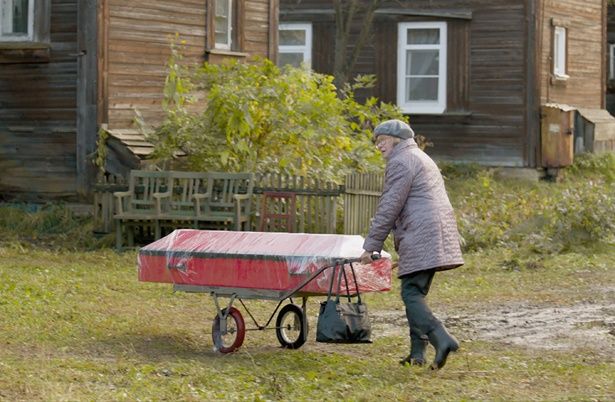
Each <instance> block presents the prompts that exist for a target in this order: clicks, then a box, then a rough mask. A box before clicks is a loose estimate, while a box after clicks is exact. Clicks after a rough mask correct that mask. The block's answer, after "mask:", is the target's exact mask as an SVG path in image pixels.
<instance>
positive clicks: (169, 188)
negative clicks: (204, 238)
mask: <svg viewBox="0 0 615 402" xmlns="http://www.w3.org/2000/svg"><path fill="white" fill-rule="evenodd" d="M253 189H254V176H253V175H252V174H251V173H221V172H208V173H202V172H176V171H166V172H145V171H141V170H133V171H131V173H130V178H129V190H128V191H126V192H119V193H115V196H116V197H117V199H118V200H117V201H118V213H117V214H116V215H115V216H114V219H116V220H117V225H116V247H117V248H118V249H120V248H121V247H122V242H123V241H122V240H123V230H122V229H123V228H125V229H126V232H127V237H128V244H129V246H132V245H133V244H134V227H136V226H143V225H151V226H152V227H153V229H154V237H155V238H156V239H159V238H160V237H161V234H162V228H163V227H164V228H166V227H169V228H177V227H185V226H186V224H187V223H189V225H190V226H191V227H194V228H203V227H206V228H216V229H234V230H242V229H245V228H246V227H247V226H248V225H249V222H250V219H251V204H252V200H251V198H252V193H253Z"/></svg>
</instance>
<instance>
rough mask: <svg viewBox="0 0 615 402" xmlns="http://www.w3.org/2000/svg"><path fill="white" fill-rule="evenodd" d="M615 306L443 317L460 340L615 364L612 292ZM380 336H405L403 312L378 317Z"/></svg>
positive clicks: (524, 307)
mask: <svg viewBox="0 0 615 402" xmlns="http://www.w3.org/2000/svg"><path fill="white" fill-rule="evenodd" d="M606 293H607V295H608V296H610V297H607V298H606V299H605V300H607V301H608V300H614V302H613V303H603V304H599V303H580V304H575V305H571V306H567V307H552V306H535V305H529V304H525V303H515V304H507V305H499V306H493V307H491V308H490V309H489V310H484V311H481V312H473V313H470V314H463V315H461V314H458V315H450V316H446V317H444V316H443V317H441V318H442V319H443V320H444V322H445V323H446V325H447V326H448V327H450V328H451V331H453V332H455V333H456V334H458V335H459V338H460V339H466V340H468V339H469V340H474V339H475V340H487V341H497V342H503V343H507V344H514V345H519V346H524V347H529V348H536V349H541V348H542V349H551V350H565V349H574V348H579V347H580V348H589V349H593V350H595V352H596V353H597V354H600V355H603V356H606V357H610V358H615V289H608V290H606ZM372 322H373V326H374V330H373V332H374V336H377V337H378V336H387V335H405V334H406V333H407V324H406V317H405V314H404V312H403V311H397V310H396V311H379V312H375V313H374V314H373V315H372Z"/></svg>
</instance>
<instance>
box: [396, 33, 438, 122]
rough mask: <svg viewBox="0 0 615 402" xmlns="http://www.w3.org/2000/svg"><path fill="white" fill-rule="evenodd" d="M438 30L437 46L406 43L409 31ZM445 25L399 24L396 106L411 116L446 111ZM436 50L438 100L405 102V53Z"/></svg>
mask: <svg viewBox="0 0 615 402" xmlns="http://www.w3.org/2000/svg"><path fill="white" fill-rule="evenodd" d="M424 28H429V29H438V30H439V31H440V43H439V44H438V45H409V44H408V43H407V38H408V33H407V32H408V30H410V29H424ZM446 28H447V25H446V22H401V23H399V25H398V30H397V60H398V61H397V105H398V106H399V107H400V108H401V110H402V112H404V113H411V114H442V113H444V110H445V109H446V79H447V64H446V55H447V29H446ZM421 49H428V50H434V49H436V50H438V51H439V56H438V57H439V65H438V99H437V100H435V101H406V63H407V60H406V53H407V51H408V50H421Z"/></svg>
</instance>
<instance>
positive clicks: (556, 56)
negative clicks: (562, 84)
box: [553, 26, 568, 78]
mask: <svg viewBox="0 0 615 402" xmlns="http://www.w3.org/2000/svg"><path fill="white" fill-rule="evenodd" d="M553 74H555V76H556V77H562V78H567V77H568V76H567V75H566V28H563V27H558V26H556V27H555V29H554V31H553Z"/></svg>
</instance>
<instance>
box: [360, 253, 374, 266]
mask: <svg viewBox="0 0 615 402" xmlns="http://www.w3.org/2000/svg"><path fill="white" fill-rule="evenodd" d="M359 258H361V264H371V263H372V262H373V260H372V252H371V251H363V254H361V257H359Z"/></svg>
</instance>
